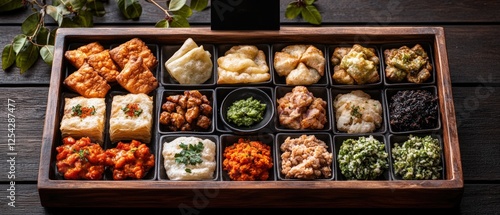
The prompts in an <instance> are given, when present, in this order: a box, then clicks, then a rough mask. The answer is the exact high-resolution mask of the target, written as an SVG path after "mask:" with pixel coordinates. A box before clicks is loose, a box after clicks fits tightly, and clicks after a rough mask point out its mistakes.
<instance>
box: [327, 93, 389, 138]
mask: <svg viewBox="0 0 500 215" xmlns="http://www.w3.org/2000/svg"><path fill="white" fill-rule="evenodd" d="M333 108H334V110H335V121H336V122H337V123H336V124H337V129H338V130H339V131H343V132H347V133H349V134H359V133H368V132H373V131H375V130H376V129H377V128H380V126H381V125H382V120H383V118H382V104H381V103H380V101H378V100H375V99H371V97H370V95H368V94H367V93H365V92H363V91H361V90H354V91H351V92H350V93H346V94H338V95H337V96H336V97H335V99H334V101H333Z"/></svg>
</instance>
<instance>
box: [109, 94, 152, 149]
mask: <svg viewBox="0 0 500 215" xmlns="http://www.w3.org/2000/svg"><path fill="white" fill-rule="evenodd" d="M152 113H153V97H152V96H148V95H146V94H144V93H139V94H126V95H115V96H113V101H112V103H111V114H110V117H109V137H110V140H111V142H112V143H116V142H118V141H125V140H132V139H135V140H138V141H141V142H143V143H149V142H151V128H152V126H153V118H152Z"/></svg>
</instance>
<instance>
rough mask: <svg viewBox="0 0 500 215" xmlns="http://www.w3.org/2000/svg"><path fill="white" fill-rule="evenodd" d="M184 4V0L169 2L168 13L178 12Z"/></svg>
mask: <svg viewBox="0 0 500 215" xmlns="http://www.w3.org/2000/svg"><path fill="white" fill-rule="evenodd" d="M185 4H186V0H171V1H170V3H169V4H168V10H169V11H176V10H180V9H181V8H182V6H184V5H185Z"/></svg>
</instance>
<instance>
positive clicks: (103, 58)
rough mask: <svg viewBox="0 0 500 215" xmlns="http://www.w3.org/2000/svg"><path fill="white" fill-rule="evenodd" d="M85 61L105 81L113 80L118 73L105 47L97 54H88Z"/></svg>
mask: <svg viewBox="0 0 500 215" xmlns="http://www.w3.org/2000/svg"><path fill="white" fill-rule="evenodd" d="M87 63H88V64H89V65H90V66H92V67H93V68H94V70H95V71H96V72H97V73H99V75H100V76H102V77H103V78H104V79H105V80H106V81H107V82H115V81H116V76H118V74H119V73H120V72H119V71H118V67H116V65H115V63H114V62H113V60H112V59H111V56H110V55H109V50H107V49H106V50H104V51H102V52H99V53H97V54H92V55H90V56H89V57H88V59H87Z"/></svg>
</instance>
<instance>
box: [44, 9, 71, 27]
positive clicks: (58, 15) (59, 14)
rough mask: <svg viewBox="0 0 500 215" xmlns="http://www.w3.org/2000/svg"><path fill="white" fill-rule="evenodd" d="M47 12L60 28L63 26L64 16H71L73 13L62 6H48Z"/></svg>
mask: <svg viewBox="0 0 500 215" xmlns="http://www.w3.org/2000/svg"><path fill="white" fill-rule="evenodd" d="M45 12H46V13H47V14H49V16H50V17H52V18H53V19H54V20H55V21H56V22H57V24H58V25H59V26H62V24H63V20H64V16H65V15H68V14H70V13H71V12H69V11H68V9H66V7H65V6H64V5H62V4H60V5H59V6H57V7H55V6H51V5H47V8H46V9H45Z"/></svg>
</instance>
